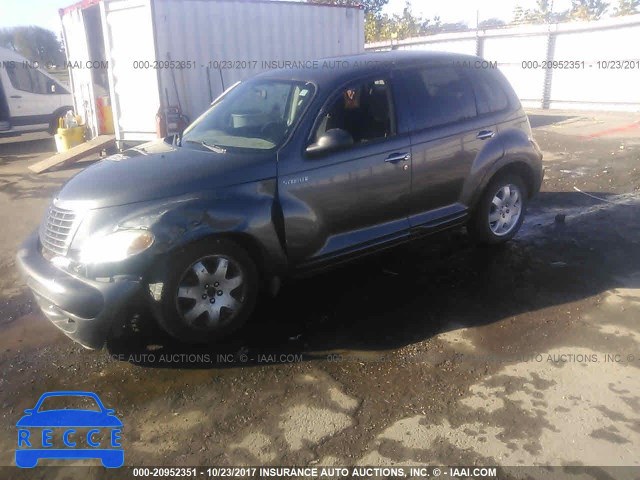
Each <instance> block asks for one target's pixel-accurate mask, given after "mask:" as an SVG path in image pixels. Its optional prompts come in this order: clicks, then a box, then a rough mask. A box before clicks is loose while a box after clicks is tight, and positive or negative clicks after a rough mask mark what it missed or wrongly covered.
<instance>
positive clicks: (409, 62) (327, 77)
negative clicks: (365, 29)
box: [257, 50, 481, 86]
mask: <svg viewBox="0 0 640 480" xmlns="http://www.w3.org/2000/svg"><path fill="white" fill-rule="evenodd" d="M476 60H481V58H480V57H476V56H473V55H463V54H459V53H450V52H438V51H415V50H414V51H399V50H393V51H388V52H365V53H360V54H356V55H344V56H339V57H326V58H321V59H318V60H315V61H313V63H312V62H304V63H303V62H297V63H298V65H299V66H296V68H284V69H275V70H270V71H267V72H263V73H261V74H259V75H257V77H259V78H262V79H288V80H301V81H309V82H313V83H315V84H316V85H319V86H332V85H335V84H340V83H344V82H348V81H349V79H351V78H355V77H362V76H367V75H369V74H375V73H376V72H380V71H382V70H385V69H386V70H388V69H389V68H403V67H410V66H413V65H423V64H430V63H437V64H447V63H454V62H465V61H476ZM284 62H285V61H278V63H277V64H278V65H282V64H284ZM294 63H296V60H294V59H292V60H291V62H290V64H294ZM300 64H303V65H300ZM285 65H286V64H285ZM305 66H306V68H305Z"/></svg>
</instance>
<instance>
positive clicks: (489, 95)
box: [473, 70, 509, 115]
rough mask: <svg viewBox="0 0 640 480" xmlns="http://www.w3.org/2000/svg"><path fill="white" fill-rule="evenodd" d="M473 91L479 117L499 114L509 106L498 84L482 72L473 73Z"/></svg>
mask: <svg viewBox="0 0 640 480" xmlns="http://www.w3.org/2000/svg"><path fill="white" fill-rule="evenodd" d="M473 89H474V92H475V94H476V102H477V104H478V114H479V115H484V114H486V113H494V112H501V111H503V110H505V109H506V108H507V107H508V106H509V99H508V98H507V94H506V93H505V91H504V89H503V88H502V86H501V85H500V83H499V82H498V81H497V80H496V79H494V78H493V77H492V76H491V74H489V73H488V72H486V71H484V70H479V71H478V72H475V73H474V75H473Z"/></svg>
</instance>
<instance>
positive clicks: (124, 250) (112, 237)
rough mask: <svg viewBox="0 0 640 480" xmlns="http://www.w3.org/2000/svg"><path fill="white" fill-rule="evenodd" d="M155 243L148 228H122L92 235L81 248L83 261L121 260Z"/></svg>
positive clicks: (104, 261) (81, 259) (81, 260)
mask: <svg viewBox="0 0 640 480" xmlns="http://www.w3.org/2000/svg"><path fill="white" fill-rule="evenodd" d="M152 244H153V234H152V233H151V232H149V231H148V230H120V231H118V232H115V233H111V234H109V235H105V236H103V237H92V238H90V239H89V240H87V243H86V244H85V245H84V247H82V250H80V262H82V263H110V262H120V261H122V260H125V259H126V258H129V257H131V256H133V255H137V254H138V253H141V252H144V251H145V250H146V249H147V248H149V247H150V246H151V245H152Z"/></svg>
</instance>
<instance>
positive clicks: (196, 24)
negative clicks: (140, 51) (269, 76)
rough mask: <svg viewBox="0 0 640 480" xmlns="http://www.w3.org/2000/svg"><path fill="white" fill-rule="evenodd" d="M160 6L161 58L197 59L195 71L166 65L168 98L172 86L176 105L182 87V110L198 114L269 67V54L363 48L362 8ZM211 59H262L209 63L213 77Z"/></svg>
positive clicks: (299, 56) (208, 0) (173, 1)
mask: <svg viewBox="0 0 640 480" xmlns="http://www.w3.org/2000/svg"><path fill="white" fill-rule="evenodd" d="M153 9H154V23H155V32H156V46H157V50H156V52H157V58H158V60H167V59H168V58H171V60H176V61H180V60H192V61H194V62H195V64H196V68H195V69H176V70H173V71H171V70H165V69H161V70H160V71H159V74H160V85H161V92H160V93H161V98H162V101H163V102H164V101H165V91H166V92H168V94H169V102H170V103H171V104H173V105H176V104H177V103H178V102H177V99H176V94H175V92H176V90H177V91H178V92H179V101H180V105H181V107H182V109H183V112H184V113H186V114H187V115H188V116H189V117H190V118H191V119H192V120H193V119H195V118H196V117H197V116H198V115H200V113H202V112H203V111H204V110H205V109H206V108H207V107H208V106H209V103H210V101H211V99H214V98H216V97H217V96H218V95H219V94H220V93H222V91H223V88H222V83H223V82H224V86H225V88H228V87H229V86H230V85H232V84H233V83H235V82H236V81H238V80H243V79H246V78H248V77H250V76H252V75H255V74H257V73H259V72H261V71H263V68H262V65H261V62H262V61H263V60H267V61H287V60H289V61H302V60H313V59H318V58H322V57H328V56H334V55H347V54H354V53H360V52H363V51H364V14H363V11H362V10H360V9H355V8H344V7H334V6H322V5H314V4H308V3H294V2H275V1H271V2H270V1H237V0H153ZM210 61H211V62H214V61H217V62H220V61H224V62H232V63H235V62H236V61H238V62H242V61H249V62H253V61H257V62H258V63H257V66H256V68H246V65H242V64H240V65H238V66H239V67H240V68H235V67H236V65H235V64H234V65H232V66H233V67H234V68H221V69H219V70H216V69H215V68H210V69H209V79H207V67H208V66H209V62H210ZM214 66H215V65H211V67H214ZM228 66H229V65H228V64H227V65H224V67H228ZM252 66H253V65H252ZM172 73H173V75H172ZM174 82H175V84H174Z"/></svg>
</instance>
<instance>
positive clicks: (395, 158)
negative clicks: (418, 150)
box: [384, 153, 411, 163]
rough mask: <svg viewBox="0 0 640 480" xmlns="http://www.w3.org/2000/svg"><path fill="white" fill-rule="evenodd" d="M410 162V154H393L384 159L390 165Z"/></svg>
mask: <svg viewBox="0 0 640 480" xmlns="http://www.w3.org/2000/svg"><path fill="white" fill-rule="evenodd" d="M409 160H411V154H410V153H392V154H391V155H389V156H388V157H387V158H385V159H384V161H385V162H389V163H398V162H407V161H409Z"/></svg>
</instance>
